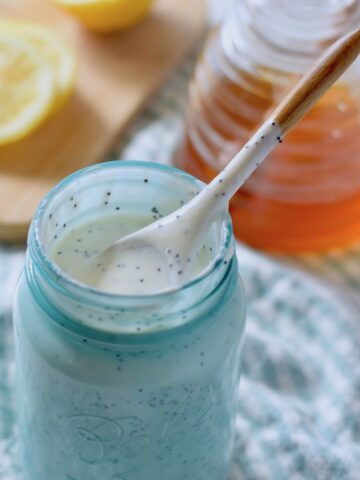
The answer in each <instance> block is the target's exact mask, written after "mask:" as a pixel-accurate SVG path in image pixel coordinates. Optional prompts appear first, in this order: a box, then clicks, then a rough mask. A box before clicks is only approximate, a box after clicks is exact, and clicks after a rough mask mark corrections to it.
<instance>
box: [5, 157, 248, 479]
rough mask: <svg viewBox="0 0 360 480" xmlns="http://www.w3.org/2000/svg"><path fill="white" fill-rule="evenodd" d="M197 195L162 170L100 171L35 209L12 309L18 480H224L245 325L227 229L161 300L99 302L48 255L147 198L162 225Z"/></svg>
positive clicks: (182, 179) (224, 224)
mask: <svg viewBox="0 0 360 480" xmlns="http://www.w3.org/2000/svg"><path fill="white" fill-rule="evenodd" d="M144 174H145V175H146V176H147V177H149V178H151V179H152V182H151V187H149V188H148V187H147V189H146V192H145V191H144V181H143V179H144ZM200 188H202V184H201V183H200V182H199V181H198V180H196V179H195V178H193V177H191V176H189V175H187V174H185V173H183V172H181V171H179V170H176V169H174V168H171V167H167V166H162V165H158V164H151V163H144V162H111V163H107V164H101V165H97V166H94V167H90V168H87V169H85V170H82V171H80V172H78V173H76V174H74V175H72V176H70V177H69V178H67V179H65V180H64V181H63V182H61V183H60V184H59V185H58V186H57V187H56V188H55V189H54V190H53V191H52V192H50V193H49V195H48V196H47V197H46V198H45V199H44V201H43V202H42V204H41V205H40V207H39V209H38V211H37V213H36V215H35V217H34V219H33V222H32V225H31V228H30V233H29V239H28V251H27V255H26V265H25V268H24V271H23V273H22V276H21V278H20V280H19V283H18V287H17V292H16V297H15V305H14V330H15V339H16V362H17V363H16V377H17V394H18V400H19V401H18V411H19V433H20V450H21V457H22V464H23V470H24V478H25V479H26V480H50V479H51V480H99V479H101V480H155V479H156V480H187V479H188V480H226V479H227V478H228V474H229V465H230V459H231V451H232V445H233V436H234V417H235V411H236V404H237V401H238V381H239V374H240V357H241V351H242V344H243V333H244V325H245V297H244V290H243V287H242V285H241V282H240V279H239V275H238V267H237V260H236V256H235V253H234V241H233V235H232V229H231V223H230V219H229V217H228V216H227V215H225V214H224V216H223V218H221V219H219V220H218V221H217V222H216V223H215V224H214V225H213V226H212V228H211V229H210V231H209V235H208V236H209V238H207V239H206V241H208V242H212V245H213V246H214V247H215V248H216V251H217V252H218V254H217V257H216V259H215V260H214V261H213V262H212V264H211V265H210V266H209V268H208V269H206V270H205V271H204V272H203V273H202V274H201V275H200V276H199V277H197V278H196V279H194V280H192V281H191V282H190V283H188V284H187V285H184V286H183V287H182V288H179V289H178V290H173V291H171V292H167V293H162V294H156V295H146V296H122V295H115V294H110V293H106V292H102V291H99V290H96V289H93V288H90V287H87V286H86V285H84V284H81V283H79V282H76V281H75V280H73V279H71V278H70V277H69V276H67V275H66V274H65V273H64V272H62V271H61V269H60V268H59V267H58V266H56V265H55V263H54V262H52V261H51V260H50V258H49V255H48V252H49V250H50V249H51V246H52V245H53V242H54V239H55V238H56V237H57V236H58V235H59V234H60V232H61V229H62V228H64V226H65V225H71V224H72V222H75V221H80V220H81V218H100V219H101V218H103V217H104V216H106V215H114V221H116V218H117V217H116V215H118V213H117V211H118V209H119V205H121V211H122V212H124V211H125V212H126V214H131V215H136V214H138V213H140V214H145V213H146V214H148V212H149V211H150V210H149V206H151V199H153V198H154V197H155V198H156V199H157V202H158V203H160V204H161V205H162V207H163V211H164V213H169V212H170V211H172V210H174V209H175V208H177V206H179V204H180V202H184V201H186V200H187V199H189V198H191V197H192V196H193V195H194V192H195V191H196V190H199V189H200ZM109 189H111V190H112V192H113V194H112V195H111V201H110V200H109V201H106V202H104V198H105V197H104V196H105V195H106V192H107V191H108V190H109ZM74 195H76V198H77V207H78V208H76V209H75V208H73V205H72V204H71V202H70V200H71V199H72V198H73V197H74ZM105 204H106V205H105Z"/></svg>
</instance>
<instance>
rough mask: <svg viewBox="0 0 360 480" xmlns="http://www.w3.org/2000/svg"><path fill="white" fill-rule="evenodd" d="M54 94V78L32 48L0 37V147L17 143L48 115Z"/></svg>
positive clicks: (22, 42)
mask: <svg viewBox="0 0 360 480" xmlns="http://www.w3.org/2000/svg"><path fill="white" fill-rule="evenodd" d="M54 95H55V83H54V75H53V72H52V69H51V67H50V66H49V65H48V63H47V62H46V60H44V58H43V57H42V56H41V55H40V54H39V53H38V51H37V50H36V48H34V47H32V46H31V45H28V44H27V42H26V41H25V40H22V39H21V38H18V37H16V36H11V35H4V34H3V33H1V34H0V144H5V143H9V142H13V141H15V140H18V139H20V138H22V137H24V136H25V135H27V134H28V133H30V132H31V131H32V130H33V129H35V128H36V127H37V126H38V125H39V124H40V123H41V122H42V121H43V120H44V119H45V118H46V116H47V115H48V113H49V111H50V110H51V108H52V106H53V99H54Z"/></svg>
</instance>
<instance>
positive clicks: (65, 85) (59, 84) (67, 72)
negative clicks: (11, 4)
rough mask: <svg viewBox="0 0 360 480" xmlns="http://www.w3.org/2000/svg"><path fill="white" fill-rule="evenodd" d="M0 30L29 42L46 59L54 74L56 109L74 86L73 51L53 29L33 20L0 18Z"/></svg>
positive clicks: (74, 59)
mask: <svg viewBox="0 0 360 480" xmlns="http://www.w3.org/2000/svg"><path fill="white" fill-rule="evenodd" d="M0 32H2V33H5V34H10V35H12V36H17V37H19V38H21V39H23V40H25V41H26V42H27V43H30V44H31V45H32V46H33V47H35V48H36V49H37V50H38V53H39V54H40V55H41V56H43V58H44V60H45V61H47V63H48V65H49V66H50V67H51V68H52V70H53V74H54V80H55V90H56V91H55V96H54V106H53V109H54V110H57V109H58V108H59V107H60V106H61V105H63V104H64V102H65V101H66V100H67V98H68V97H69V96H70V93H71V92H72V90H73V88H74V84H75V78H76V67H77V62H76V58H75V55H74V54H73V52H72V51H71V50H70V48H69V47H68V46H67V45H66V44H65V42H64V41H63V40H62V39H61V38H59V36H58V35H57V34H56V33H55V32H54V31H53V30H51V29H50V28H47V27H44V26H43V25H41V24H37V23H34V22H28V21H20V20H12V19H11V20H10V19H3V18H0Z"/></svg>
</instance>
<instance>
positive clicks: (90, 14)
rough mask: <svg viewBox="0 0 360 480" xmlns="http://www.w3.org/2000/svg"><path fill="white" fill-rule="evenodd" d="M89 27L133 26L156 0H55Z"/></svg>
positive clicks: (111, 29)
mask: <svg viewBox="0 0 360 480" xmlns="http://www.w3.org/2000/svg"><path fill="white" fill-rule="evenodd" d="M54 1H55V3H56V4H57V5H58V6H59V7H61V8H63V9H64V10H66V11H67V12H69V13H71V14H72V15H74V16H75V17H76V18H78V20H80V21H81V22H82V23H83V24H84V25H85V26H86V27H87V28H89V29H90V30H93V31H96V32H103V33H106V32H113V31H116V30H121V29H123V28H127V27H131V26H133V25H135V24H137V23H138V22H140V21H141V20H142V19H143V18H144V17H146V15H147V14H148V13H149V12H150V10H151V7H152V5H153V3H154V0H54Z"/></svg>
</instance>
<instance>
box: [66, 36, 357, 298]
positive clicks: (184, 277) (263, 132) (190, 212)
mask: <svg viewBox="0 0 360 480" xmlns="http://www.w3.org/2000/svg"><path fill="white" fill-rule="evenodd" d="M359 52H360V29H357V30H356V31H355V32H353V33H351V34H349V35H347V36H345V37H343V38H341V39H340V40H338V41H337V42H336V43H335V44H334V45H333V46H331V47H330V48H329V49H328V50H327V51H326V52H325V53H324V54H323V55H322V56H321V57H320V59H319V60H318V61H317V63H316V64H315V66H314V67H313V69H312V70H311V71H310V72H309V73H308V74H307V75H305V76H304V77H303V78H302V79H301V80H300V82H299V83H298V84H297V85H296V86H295V87H294V88H293V89H292V90H291V92H290V93H289V94H288V95H287V96H286V98H285V99H284V100H283V101H282V102H281V104H280V105H279V106H278V107H277V108H276V110H275V111H274V112H273V113H272V115H271V116H270V118H269V119H268V120H267V121H266V122H265V123H264V124H263V125H262V126H261V127H260V129H259V130H258V131H257V132H256V133H255V134H254V135H253V136H252V138H251V139H250V140H249V141H248V143H247V144H246V145H245V146H244V147H243V148H242V149H241V151H240V152H239V153H238V154H237V155H236V156H235V157H234V158H233V159H232V160H231V162H230V163H229V164H228V165H227V166H226V167H225V168H224V169H223V170H222V171H221V172H220V173H219V174H218V175H217V177H215V179H214V180H213V181H212V182H211V183H210V184H209V185H208V186H206V187H205V188H204V189H203V190H202V191H201V192H200V193H199V194H198V195H197V196H195V197H194V198H193V199H192V200H190V201H189V202H188V203H186V204H185V205H183V206H182V207H181V208H180V209H178V210H176V211H175V212H173V213H172V214H170V215H168V216H166V217H164V218H161V219H160V220H157V221H156V222H154V223H151V224H150V225H148V226H147V227H145V228H142V229H140V230H138V231H136V232H134V233H132V234H130V235H127V236H125V237H123V238H121V239H120V240H118V241H117V242H115V243H114V244H113V245H111V246H110V247H108V248H105V249H104V250H103V251H102V252H101V253H100V254H98V255H96V256H94V257H92V258H91V259H89V260H87V261H86V262H83V263H81V264H78V265H76V266H74V267H73V268H72V269H71V271H70V272H69V273H70V274H71V275H72V276H74V278H79V279H81V278H86V276H87V275H88V274H89V273H90V272H91V270H93V268H94V265H95V263H98V262H99V261H101V263H102V270H103V272H104V273H103V276H102V279H101V284H100V285H99V286H98V288H100V289H104V290H107V289H108V288H107V286H109V285H111V284H112V283H114V281H116V279H117V278H118V276H119V275H125V276H126V268H128V269H130V270H131V272H133V271H134V270H135V269H136V268H137V267H136V266H139V265H141V269H139V270H140V271H139V274H138V277H137V276H135V277H134V275H133V274H132V277H131V278H132V280H131V281H132V282H135V283H136V285H134V291H136V292H137V293H144V294H149V293H157V292H161V291H166V290H169V289H172V288H176V287H178V286H180V285H182V284H184V283H185V282H187V281H188V280H189V276H191V272H192V267H193V265H194V262H195V261H196V257H197V254H198V252H199V250H200V248H201V247H202V244H203V238H204V237H205V236H206V233H207V232H208V230H209V228H210V226H211V224H212V223H213V222H214V221H215V220H216V219H217V218H219V216H221V215H222V214H223V213H224V212H226V211H227V208H228V203H229V200H230V199H231V197H232V196H233V195H234V194H235V193H236V192H237V190H238V189H239V188H240V187H241V186H242V185H243V183H244V182H245V181H246V180H247V179H248V177H249V176H250V175H251V174H252V173H253V171H254V170H255V169H256V168H257V167H258V166H259V165H260V164H261V163H262V161H263V160H264V159H265V158H266V157H267V156H268V154H269V153H270V152H271V151H272V150H273V149H274V148H275V147H276V146H277V145H278V144H279V143H281V142H282V141H283V138H284V135H285V134H286V133H287V132H288V131H289V130H290V129H291V128H292V127H293V126H294V125H295V124H296V123H297V122H298V121H299V120H300V118H302V116H303V115H304V114H305V113H306V112H307V111H308V110H310V108H311V107H312V106H313V104H314V103H315V102H316V101H317V100H318V99H319V97H321V96H322V95H323V94H324V93H325V92H326V91H327V90H328V89H329V88H330V87H331V85H332V84H333V83H334V82H335V81H336V80H337V79H338V78H339V77H340V76H341V75H342V73H343V72H344V71H345V70H346V69H347V68H348V67H349V66H350V65H351V64H352V63H353V62H354V60H355V59H356V58H357V56H358V55H359ZM119 262H121V264H122V265H126V268H125V269H123V270H122V271H121V272H119V270H118V268H117V265H118V264H119ZM159 274H160V275H159ZM144 275H146V278H151V279H154V280H153V281H152V282H150V283H149V282H147V283H146V284H145V283H144ZM123 283H124V281H123ZM142 283H143V285H141V284H142ZM131 290H132V289H131V286H130V287H129V291H131ZM119 293H121V292H119Z"/></svg>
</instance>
